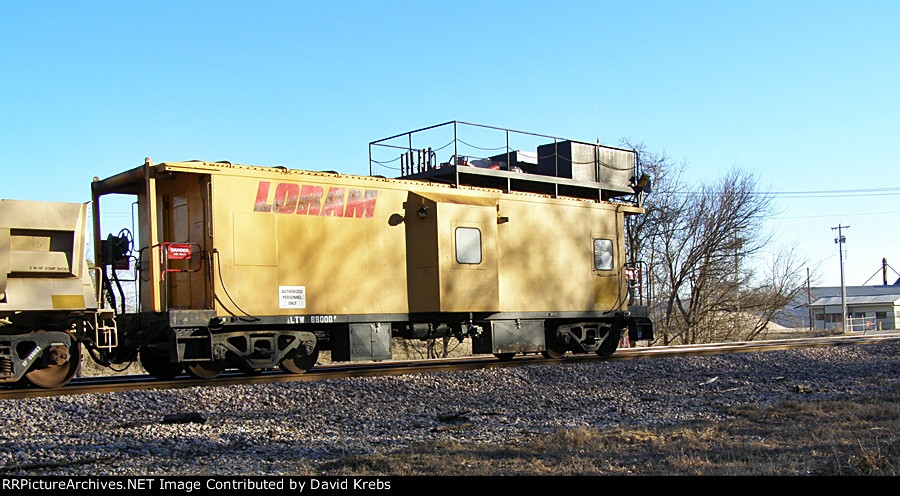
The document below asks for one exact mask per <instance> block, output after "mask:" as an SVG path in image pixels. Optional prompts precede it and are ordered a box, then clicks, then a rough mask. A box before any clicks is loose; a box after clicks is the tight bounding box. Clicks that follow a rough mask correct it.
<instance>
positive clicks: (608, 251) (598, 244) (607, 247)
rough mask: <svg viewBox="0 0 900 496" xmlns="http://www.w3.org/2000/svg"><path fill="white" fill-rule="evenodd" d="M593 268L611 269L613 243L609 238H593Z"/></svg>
mask: <svg viewBox="0 0 900 496" xmlns="http://www.w3.org/2000/svg"><path fill="white" fill-rule="evenodd" d="M594 269H595V270H613V243H612V240H609V239H595V240H594Z"/></svg>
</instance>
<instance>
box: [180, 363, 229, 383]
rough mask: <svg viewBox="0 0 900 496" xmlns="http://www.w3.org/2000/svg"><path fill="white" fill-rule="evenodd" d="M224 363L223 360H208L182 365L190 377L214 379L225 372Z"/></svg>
mask: <svg viewBox="0 0 900 496" xmlns="http://www.w3.org/2000/svg"><path fill="white" fill-rule="evenodd" d="M225 367H226V363H225V361H224V360H217V361H210V362H195V363H191V364H188V365H185V366H184V370H186V371H187V373H188V374H190V375H191V376H192V377H195V378H197V379H215V378H216V377H218V376H219V374H221V373H222V372H225Z"/></svg>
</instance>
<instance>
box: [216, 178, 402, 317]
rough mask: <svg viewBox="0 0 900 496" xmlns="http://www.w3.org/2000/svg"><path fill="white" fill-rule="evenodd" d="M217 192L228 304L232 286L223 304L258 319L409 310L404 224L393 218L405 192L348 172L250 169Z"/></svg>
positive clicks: (220, 282)
mask: <svg viewBox="0 0 900 496" xmlns="http://www.w3.org/2000/svg"><path fill="white" fill-rule="evenodd" d="M373 186H376V187H373ZM367 194H368V197H366V195H367ZM329 195H330V196H329ZM213 196H214V199H215V202H216V203H215V205H216V208H214V211H213V218H214V227H215V228H214V232H215V235H214V236H215V247H216V250H217V251H218V255H217V263H218V264H219V266H220V268H221V272H222V275H221V278H220V277H219V275H218V274H216V275H215V276H216V288H217V289H216V294H217V295H218V296H219V298H218V301H219V304H220V309H224V308H223V307H222V306H221V305H223V303H222V302H223V301H226V302H227V301H228V300H226V299H225V298H226V295H225V290H227V292H228V294H229V295H230V297H231V299H233V305H229V304H227V303H226V304H224V306H225V307H233V306H234V305H236V306H240V308H241V309H243V310H245V311H246V312H247V313H249V314H252V315H328V316H334V315H349V314H357V315H363V314H379V313H406V312H408V306H407V299H406V293H405V291H403V286H402V285H398V282H402V281H405V280H406V272H405V270H406V263H405V250H404V245H405V240H404V233H403V227H402V226H399V225H397V224H396V223H394V225H391V224H392V222H391V221H390V219H391V216H392V215H395V214H397V212H398V211H399V209H400V208H402V203H403V200H404V195H403V192H402V191H400V192H398V191H395V190H391V189H389V188H382V187H380V185H378V184H377V183H374V182H373V181H353V179H352V178H347V177H334V176H329V175H324V176H316V175H308V176H291V177H281V178H279V177H278V176H277V175H275V174H271V175H265V174H251V175H250V176H249V177H245V176H237V175H221V176H214V177H213ZM366 201H368V202H369V204H368V205H363V206H360V204H361V203H365V202H366ZM354 202H356V203H355V204H354ZM219 206H221V208H218V207H219ZM392 206H396V208H395V209H392V208H391V207H392ZM227 310H230V311H232V312H233V311H234V308H228V309H227ZM219 313H220V314H222V313H223V312H221V311H220V312H219Z"/></svg>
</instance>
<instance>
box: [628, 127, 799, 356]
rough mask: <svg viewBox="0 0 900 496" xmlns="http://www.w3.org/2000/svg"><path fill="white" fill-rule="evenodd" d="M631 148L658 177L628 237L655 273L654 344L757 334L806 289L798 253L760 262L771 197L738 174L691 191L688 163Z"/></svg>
mask: <svg viewBox="0 0 900 496" xmlns="http://www.w3.org/2000/svg"><path fill="white" fill-rule="evenodd" d="M634 148H636V149H637V150H638V151H639V157H640V166H641V168H642V171H643V172H647V173H650V174H651V175H653V176H654V178H655V181H654V182H655V185H654V192H653V193H651V194H650V195H648V196H647V197H646V199H645V201H644V207H645V209H646V214H645V215H644V216H639V217H637V218H636V220H633V221H630V222H629V225H628V234H629V248H630V250H631V252H632V254H633V256H635V255H634V254H637V255H636V256H639V257H641V258H642V259H643V260H644V261H645V262H647V263H648V265H649V267H650V269H651V278H652V283H653V287H654V293H655V306H654V315H653V318H654V325H655V327H656V329H657V332H656V334H657V339H658V340H659V341H661V342H662V344H673V343H698V342H709V341H724V340H736V339H745V340H746V339H753V338H754V337H757V336H759V335H760V334H761V333H762V332H764V330H765V329H766V325H767V324H768V323H769V321H770V320H771V319H772V317H773V316H774V314H775V313H776V312H777V311H778V310H780V309H781V308H784V306H785V305H787V304H788V303H789V302H790V300H791V299H792V298H793V297H794V296H796V294H797V292H798V291H800V290H801V289H802V287H801V284H800V274H799V271H800V267H801V263H800V261H799V260H797V257H796V256H795V254H794V253H793V252H790V251H785V250H784V249H782V250H780V251H776V252H775V254H774V258H773V261H772V263H771V264H770V265H768V266H766V267H765V268H761V267H760V266H759V265H757V264H756V263H755V262H756V261H757V258H759V256H760V255H762V254H763V253H764V252H765V251H767V249H769V248H770V246H769V245H770V243H769V241H770V240H769V237H768V236H766V234H765V233H764V231H763V221H764V220H765V219H766V217H768V216H769V215H770V214H771V213H772V211H773V202H772V196H771V195H768V194H765V193H762V192H760V191H759V188H758V183H757V180H756V178H755V177H754V176H753V175H751V174H748V173H746V172H744V171H741V170H739V169H733V170H731V171H730V172H728V173H727V174H726V175H725V176H723V177H722V178H720V179H719V180H718V181H715V182H713V183H711V184H703V185H700V186H699V187H694V188H690V187H688V186H687V185H686V184H685V182H684V181H683V179H682V171H683V170H684V167H683V165H682V166H673V165H671V164H670V163H669V160H668V158H667V157H666V156H665V155H657V154H653V153H650V152H648V151H646V150H645V149H644V148H643V146H640V145H638V146H636V147H634Z"/></svg>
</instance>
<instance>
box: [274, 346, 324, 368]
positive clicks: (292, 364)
mask: <svg viewBox="0 0 900 496" xmlns="http://www.w3.org/2000/svg"><path fill="white" fill-rule="evenodd" d="M318 360H319V347H318V346H316V347H315V348H313V352H312V353H310V354H309V355H303V356H298V357H296V358H285V359H284V360H282V361H281V363H279V364H278V367H279V368H281V370H283V371H285V372H287V373H288V374H305V373H306V372H309V369H311V368H313V366H315V364H316V362H317V361H318Z"/></svg>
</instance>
